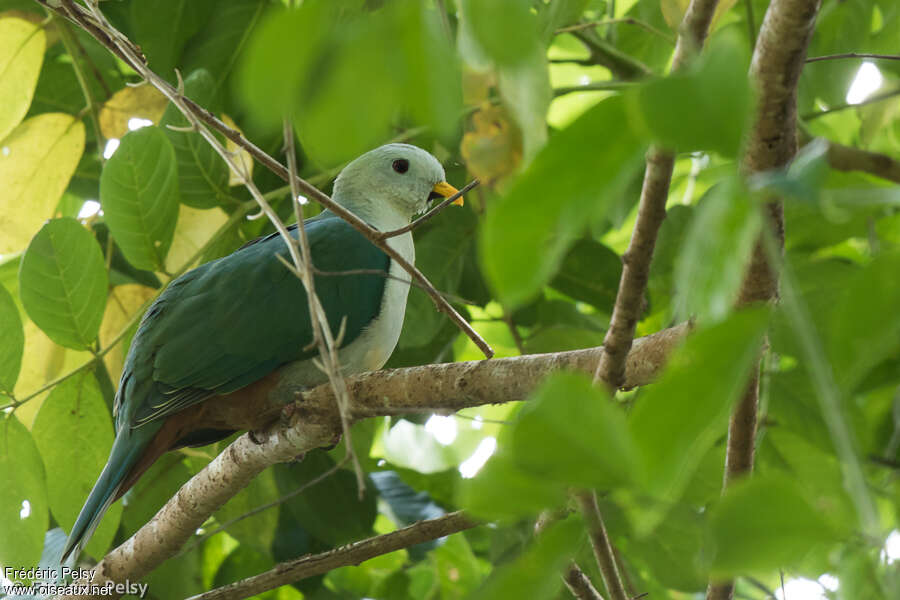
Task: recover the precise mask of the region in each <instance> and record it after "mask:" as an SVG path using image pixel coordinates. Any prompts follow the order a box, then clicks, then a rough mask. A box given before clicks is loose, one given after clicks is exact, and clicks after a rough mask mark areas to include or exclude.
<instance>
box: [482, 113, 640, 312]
mask: <svg viewBox="0 0 900 600" xmlns="http://www.w3.org/2000/svg"><path fill="white" fill-rule="evenodd" d="M625 121H626V116H625V109H624V105H623V103H622V101H621V100H620V99H618V98H612V99H609V100H606V101H604V102H601V103H600V104H598V105H597V106H595V107H594V108H592V109H591V110H589V111H588V112H586V113H585V114H584V115H582V116H581V117H580V118H579V119H578V120H576V121H575V122H574V123H572V124H571V125H570V126H569V127H567V128H566V129H564V130H562V131H560V132H559V133H557V134H556V135H555V136H554V137H553V139H552V140H550V142H548V144H547V145H546V146H545V147H544V149H543V150H542V151H541V152H540V153H539V154H538V156H537V157H535V159H534V161H533V162H532V163H531V165H530V166H529V167H528V169H527V170H526V171H525V172H524V173H523V174H522V175H520V176H519V177H518V178H517V179H516V181H515V182H514V184H513V185H512V187H511V189H510V190H509V191H508V192H507V193H506V194H505V195H504V196H503V197H502V198H501V199H500V200H498V201H497V202H495V203H494V205H493V206H491V207H490V210H489V212H488V214H487V217H486V219H485V221H484V225H483V228H482V246H481V248H482V264H483V267H484V270H485V273H486V274H487V275H488V278H489V280H490V282H491V283H492V284H493V286H494V289H495V290H496V292H497V294H498V296H499V297H500V299H502V300H503V301H504V302H505V303H507V304H509V305H511V306H513V307H515V306H518V305H521V304H522V303H524V302H525V301H527V300H528V299H529V298H530V297H532V296H533V295H534V294H535V293H536V292H537V291H538V290H539V289H540V287H541V286H542V285H544V284H545V283H546V282H547V281H548V280H549V279H550V278H551V277H552V276H553V274H554V273H555V272H556V270H557V268H558V266H559V264H560V261H561V260H562V259H563V257H564V256H565V252H566V251H567V250H568V249H569V247H570V246H571V244H572V243H573V242H574V241H575V240H576V239H577V238H578V236H579V235H580V234H581V233H582V232H583V231H584V230H585V229H586V228H587V226H588V223H590V221H591V220H592V219H598V218H600V217H602V216H603V215H604V214H605V211H606V210H607V209H608V208H609V207H610V205H611V204H612V202H613V200H614V199H615V198H617V197H618V196H619V194H621V193H622V191H623V188H624V187H625V185H626V183H627V182H628V180H629V178H630V176H631V175H632V173H633V172H634V169H635V166H636V165H637V160H638V158H639V157H640V155H641V150H642V145H641V143H640V142H639V141H638V139H637V138H635V137H634V136H633V135H632V134H631V132H630V131H628V130H627V129H626V130H624V131H623V130H622V128H621V124H622V123H623V122H625ZM610 131H616V132H620V133H619V134H618V135H617V139H616V140H615V143H608V142H601V140H605V139H607V137H608V133H609V132H610Z"/></svg>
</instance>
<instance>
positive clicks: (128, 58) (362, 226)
mask: <svg viewBox="0 0 900 600" xmlns="http://www.w3.org/2000/svg"><path fill="white" fill-rule="evenodd" d="M35 1H36V2H38V3H39V4H41V5H42V6H45V7H47V8H49V9H50V10H53V11H55V12H57V13H58V14H61V15H63V16H65V17H66V18H68V19H70V20H72V21H73V22H74V23H76V24H77V25H79V26H80V27H82V28H83V29H84V30H85V31H87V32H88V33H90V34H91V35H92V36H93V37H94V38H95V39H96V40H97V41H98V42H99V43H100V44H101V45H103V46H105V47H106V48H107V49H109V50H110V51H111V52H113V54H115V55H116V56H118V57H119V58H121V59H122V60H123V61H124V62H125V63H126V64H128V65H129V66H130V67H131V68H133V69H135V70H136V71H138V72H139V73H141V74H142V75H145V74H146V75H147V76H148V77H149V79H148V81H149V82H150V83H151V84H152V85H153V86H154V87H156V88H157V89H158V90H160V91H161V92H162V93H163V94H164V95H165V96H166V97H168V98H169V99H170V100H172V98H173V96H177V97H178V98H179V101H178V102H174V104H175V105H176V107H177V108H178V109H179V110H180V111H181V112H182V113H183V114H184V115H185V117H188V119H189V120H199V121H200V122H202V123H204V124H205V125H206V126H208V127H210V128H212V129H213V130H215V131H217V132H219V133H221V134H222V135H223V136H225V137H226V138H227V139H229V140H231V141H232V142H234V143H235V144H237V145H238V146H240V147H241V148H243V149H244V150H246V151H247V153H248V154H250V155H251V156H252V157H253V158H255V159H256V160H257V161H258V162H259V163H260V164H262V165H263V166H264V167H266V168H267V169H269V170H270V171H272V172H273V173H275V174H276V175H278V176H279V177H281V178H282V179H284V180H285V181H288V179H289V178H290V174H289V173H288V170H287V168H286V167H285V166H284V165H282V164H281V163H279V162H278V161H277V160H275V159H274V158H272V157H271V156H269V155H268V154H266V153H265V152H264V151H263V150H261V149H260V148H259V147H258V146H256V145H255V144H253V143H252V142H250V141H249V140H247V139H246V138H245V137H244V136H243V135H241V133H240V132H238V131H236V130H234V129H232V128H231V127H229V126H227V125H226V124H225V123H223V122H222V121H221V120H220V119H218V118H217V117H216V116H215V115H213V114H212V113H211V112H209V111H208V110H206V109H205V108H203V107H201V106H200V105H198V104H197V103H196V102H194V101H193V100H191V99H190V98H188V97H186V96H184V95H183V94H180V93H178V91H177V90H175V88H173V87H172V85H171V84H170V83H169V82H168V81H166V80H164V79H162V78H161V77H159V76H158V75H156V74H155V73H153V71H151V70H150V69H149V68H148V67H147V65H146V61H145V60H144V59H143V55H142V54H140V51H139V50H138V49H137V48H135V47H134V45H133V44H132V43H131V41H130V40H128V39H127V38H125V37H124V36H123V35H122V34H121V33H119V32H118V31H116V30H115V29H114V28H112V27H111V26H110V27H109V29H107V28H106V27H107V26H108V23H104V25H103V26H102V27H101V26H99V25H98V23H99V20H98V19H97V18H95V17H94V16H93V15H91V13H90V12H89V11H88V10H87V9H85V8H84V7H82V6H81V5H78V4H75V3H74V2H72V0H61V2H62V5H61V7H60V8H57V7H56V6H54V5H53V4H51V2H50V1H49V0H35ZM97 12H98V13H99V10H98V11H97ZM101 14H102V13H101ZM126 49H127V51H126ZM208 133H209V132H208V130H207V134H208ZM202 135H204V137H207V135H206V134H202ZM212 137H213V138H214V136H212ZM295 179H296V184H297V186H298V187H299V188H300V190H301V191H302V193H303V195H305V196H306V197H307V198H309V199H311V200H315V201H316V202H318V203H319V204H321V205H322V206H323V207H325V208H327V209H329V210H331V211H332V212H333V213H334V214H336V215H337V216H339V217H340V218H342V219H344V220H345V221H347V222H348V223H349V224H350V225H351V226H352V227H353V228H354V229H356V230H357V231H359V232H360V233H362V234H363V235H364V236H365V237H366V238H367V239H369V241H371V242H372V243H373V244H375V246H377V247H378V248H380V249H381V250H382V251H383V252H384V253H385V254H387V255H388V256H390V257H391V259H392V260H394V261H395V262H396V263H397V264H398V265H399V266H400V267H401V268H403V269H404V270H406V271H407V272H408V273H409V274H410V275H411V276H412V278H413V279H415V280H417V281H419V282H420V283H422V285H423V287H424V289H425V290H426V291H427V292H428V295H429V296H430V297H431V299H432V301H433V302H434V304H435V306H436V307H437V309H438V310H439V311H441V312H443V313H446V314H447V315H448V316H449V317H450V320H452V321H453V323H454V324H455V325H456V326H457V327H459V328H460V329H461V330H462V331H463V332H464V333H465V334H466V335H467V336H468V337H469V338H470V339H471V340H472V342H473V343H474V344H475V345H476V346H477V347H478V349H479V350H481V351H482V353H484V355H485V357H487V358H490V357H492V356H493V355H494V351H493V350H492V349H491V347H490V345H489V344H488V343H487V342H485V341H484V339H483V338H482V337H481V336H480V335H479V334H478V332H476V331H475V330H474V329H473V328H472V326H471V325H469V323H468V322H466V320H465V319H463V317H462V315H460V314H459V313H458V312H457V311H456V309H454V308H453V307H452V306H451V305H450V303H448V302H447V301H446V300H445V299H444V298H442V297H441V295H440V294H439V293H438V292H437V290H436V289H435V288H434V286H433V285H432V284H431V282H430V281H429V280H428V278H427V277H425V275H423V274H422V272H421V271H419V270H418V269H417V268H416V267H415V266H413V265H412V264H411V263H410V262H409V261H407V260H406V259H404V258H403V257H402V256H401V255H400V254H399V253H398V252H397V251H396V250H394V248H392V247H391V246H390V245H388V244H387V243H386V242H385V241H384V240H379V239H378V236H379V235H380V233H381V232H379V231H378V230H377V229H374V228H373V227H371V226H370V225H369V224H368V223H366V222H365V221H363V220H362V219H360V218H359V217H358V216H356V215H355V214H353V213H352V212H350V211H349V210H347V209H346V208H344V207H343V206H341V205H340V204H337V203H336V202H334V201H333V200H332V199H331V198H329V197H328V196H327V195H326V194H324V193H322V192H321V191H319V190H318V189H317V188H316V187H315V186H313V185H312V184H310V183H309V182H307V181H305V180H303V179H301V178H299V177H297V178H295Z"/></svg>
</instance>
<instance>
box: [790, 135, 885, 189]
mask: <svg viewBox="0 0 900 600" xmlns="http://www.w3.org/2000/svg"><path fill="white" fill-rule="evenodd" d="M811 141H812V138H810V137H809V136H808V135H805V134H804V133H803V132H802V131H801V132H800V143H801V144H804V145H805V144H808V143H809V142H811ZM827 144H828V154H827V158H828V165H829V166H830V167H831V168H832V169H837V170H838V171H862V172H864V173H869V174H871V175H875V176H876V177H881V178H882V179H887V180H888V181H893V182H896V183H900V161H897V160H895V159H893V158H891V157H890V156H888V155H887V154H881V153H879V152H870V151H868V150H863V149H861V148H854V147H852V146H845V145H843V144H838V143H837V142H832V141H827Z"/></svg>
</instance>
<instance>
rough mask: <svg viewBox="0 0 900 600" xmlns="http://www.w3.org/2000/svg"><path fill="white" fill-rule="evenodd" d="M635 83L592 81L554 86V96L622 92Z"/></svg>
mask: <svg viewBox="0 0 900 600" xmlns="http://www.w3.org/2000/svg"><path fill="white" fill-rule="evenodd" d="M635 85H636V84H635V82H633V81H616V80H611V81H592V82H590V83H583V84H581V85H567V86H563V87H558V88H553V97H554V98H558V97H560V96H564V95H566V94H571V93H574V92H620V91H622V90H627V89H628V88H632V87H634V86H635Z"/></svg>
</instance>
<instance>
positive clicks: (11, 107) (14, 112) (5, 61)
mask: <svg viewBox="0 0 900 600" xmlns="http://www.w3.org/2000/svg"><path fill="white" fill-rule="evenodd" d="M45 44H46V38H45V36H44V30H43V29H41V27H39V26H38V25H36V24H34V23H30V22H28V21H26V20H24V19H20V18H16V17H5V18H2V19H0V139H2V138H4V137H6V135H7V134H8V133H9V132H10V131H12V130H13V129H14V128H15V126H16V125H18V124H19V123H20V122H21V121H22V119H23V118H24V117H25V114H26V113H27V112H28V107H29V106H31V99H32V97H34V88H35V87H36V86H37V80H38V75H40V74H41V63H42V62H43V61H44V47H45Z"/></svg>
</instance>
